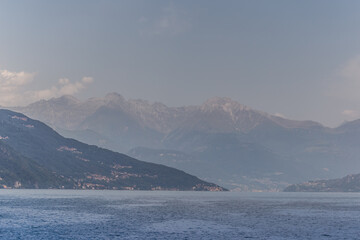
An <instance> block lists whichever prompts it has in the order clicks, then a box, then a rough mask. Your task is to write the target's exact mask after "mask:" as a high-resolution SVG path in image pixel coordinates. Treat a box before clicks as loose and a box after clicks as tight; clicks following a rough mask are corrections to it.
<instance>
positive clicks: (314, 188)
mask: <svg viewBox="0 0 360 240" xmlns="http://www.w3.org/2000/svg"><path fill="white" fill-rule="evenodd" d="M284 192H360V174H351V175H348V176H346V177H343V178H338V179H330V180H318V181H310V182H305V183H301V184H293V185H290V186H288V187H287V188H285V189H284Z"/></svg>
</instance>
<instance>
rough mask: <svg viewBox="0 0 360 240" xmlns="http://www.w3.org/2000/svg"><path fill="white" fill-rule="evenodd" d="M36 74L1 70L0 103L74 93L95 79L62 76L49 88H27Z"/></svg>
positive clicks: (22, 103)
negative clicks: (70, 78)
mask: <svg viewBox="0 0 360 240" xmlns="http://www.w3.org/2000/svg"><path fill="white" fill-rule="evenodd" d="M35 76H36V73H27V72H11V71H8V70H0V96H1V97H0V105H1V106H20V105H25V104H29V103H31V102H34V101H38V100H41V99H49V98H53V97H60V96H62V95H74V94H76V93H78V92H80V91H81V90H83V89H85V88H86V87H87V85H89V84H90V83H92V82H93V81H94V80H93V78H92V77H83V78H82V79H81V80H80V81H76V82H71V81H70V80H69V79H68V78H61V79H59V80H58V82H57V83H56V84H55V85H53V86H51V87H49V88H46V89H39V90H27V89H28V88H29V86H30V85H31V83H32V82H33V81H34V78H35Z"/></svg>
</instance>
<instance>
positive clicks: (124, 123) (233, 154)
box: [13, 93, 360, 191]
mask: <svg viewBox="0 0 360 240" xmlns="http://www.w3.org/2000/svg"><path fill="white" fill-rule="evenodd" d="M13 109H14V110H16V111H19V112H22V113H24V114H27V115H29V116H30V117H33V118H35V119H39V120H41V121H43V122H45V123H47V124H49V125H50V126H51V127H52V128H54V129H55V130H56V131H58V132H60V133H61V134H62V135H64V136H66V137H71V138H75V139H77V140H80V141H83V142H85V143H88V144H94V145H98V146H101V147H105V148H109V149H111V150H114V151H119V152H125V153H127V154H129V155H130V156H132V157H135V158H138V159H141V160H144V161H149V162H154V163H159V164H164V165H167V166H171V167H175V168H178V169H181V170H184V171H186V172H189V173H190V174H194V175H196V176H199V177H200V178H202V179H204V180H206V181H211V182H215V183H217V184H219V185H222V186H226V187H227V188H230V189H233V190H246V191H279V190H282V189H283V188H285V187H286V186H288V185H289V184H293V183H297V182H304V181H307V180H309V179H326V178H337V177H340V176H344V175H347V174H350V173H357V172H360V161H359V160H358V157H357V156H359V154H360V148H359V146H358V143H359V140H360V121H353V122H347V123H345V124H343V125H341V126H339V127H337V128H328V127H325V126H323V125H322V124H320V123H317V122H314V121H296V120H289V119H286V118H283V117H279V116H275V115H271V114H268V113H265V112H262V111H258V110H254V109H252V108H250V107H247V106H244V105H242V104H240V103H238V102H236V101H234V100H232V99H229V98H219V97H215V98H212V99H209V100H207V101H206V102H204V103H203V104H202V105H198V106H184V107H168V106H166V105H164V104H162V103H149V102H147V101H144V100H127V99H125V98H124V97H122V96H121V95H119V94H117V93H110V94H108V95H106V96H105V97H104V98H90V99H88V100H85V101H80V100H78V99H76V98H74V97H72V96H63V97H60V98H53V99H50V100H41V101H38V102H35V103H32V104H30V105H28V106H26V107H17V108H13Z"/></svg>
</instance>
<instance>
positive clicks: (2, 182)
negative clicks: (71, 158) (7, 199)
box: [0, 141, 65, 188]
mask: <svg viewBox="0 0 360 240" xmlns="http://www.w3.org/2000/svg"><path fill="white" fill-rule="evenodd" d="M64 183H65V181H64V179H62V178H60V177H58V176H56V175H55V174H53V173H52V172H50V171H49V170H47V169H45V168H43V167H41V166H40V165H38V164H37V163H35V162H34V161H32V160H30V159H28V158H26V157H24V156H21V155H20V154H18V153H16V152H15V151H14V150H13V149H12V148H11V147H9V146H7V145H6V144H4V143H3V142H1V141H0V188H9V187H18V188H50V187H53V186H62V184H64Z"/></svg>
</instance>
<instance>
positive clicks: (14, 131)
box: [0, 110, 224, 191]
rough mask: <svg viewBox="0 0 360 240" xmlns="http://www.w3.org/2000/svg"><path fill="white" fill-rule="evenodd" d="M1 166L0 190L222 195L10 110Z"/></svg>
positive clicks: (1, 137)
mask: <svg viewBox="0 0 360 240" xmlns="http://www.w3.org/2000/svg"><path fill="white" fill-rule="evenodd" d="M0 163H1V166H0V187H1V186H3V187H4V185H6V186H7V187H17V188H21V187H24V188H33V187H36V188H71V189H79V188H80V189H139V190H155V189H159V190H210V191H212V190H214V191H217V190H219V191H222V190H224V189H223V188H221V187H219V186H217V185H215V184H211V183H207V182H205V181H202V180H200V179H198V178H196V177H194V176H192V175H189V174H186V173H184V172H183V171H179V170H176V169H174V168H169V167H166V166H163V165H158V164H153V163H147V162H142V161H139V160H136V159H134V158H131V157H129V156H126V155H124V154H120V153H116V152H112V151H109V150H106V149H103V148H99V147H96V146H91V145H87V144H84V143H81V142H79V141H76V140H73V139H68V138H64V137H62V136H60V135H59V134H58V133H56V132H55V131H54V130H52V129H51V128H50V127H48V126H46V125H45V124H43V123H42V122H39V121H36V120H32V119H30V118H28V117H27V116H25V115H23V114H20V113H16V112H13V111H9V110H0Z"/></svg>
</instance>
